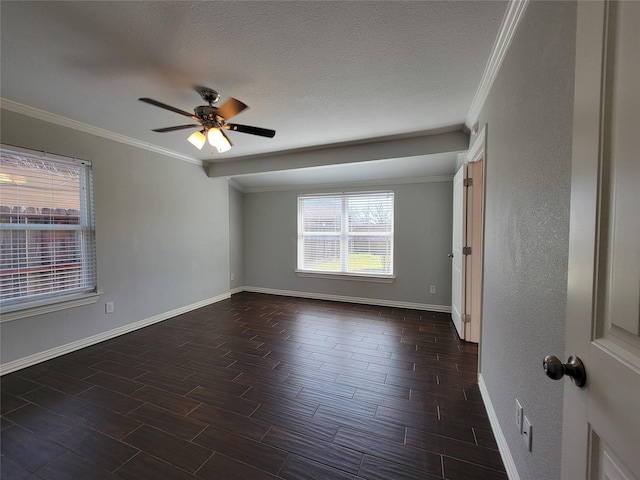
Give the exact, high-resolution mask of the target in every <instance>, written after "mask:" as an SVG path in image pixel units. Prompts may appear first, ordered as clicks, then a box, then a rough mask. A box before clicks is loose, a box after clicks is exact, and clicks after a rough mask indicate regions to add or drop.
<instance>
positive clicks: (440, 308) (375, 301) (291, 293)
mask: <svg viewBox="0 0 640 480" xmlns="http://www.w3.org/2000/svg"><path fill="white" fill-rule="evenodd" d="M235 290H240V291H245V292H253V293H268V294H270V295H281V296H285V297H299V298H313V299H316V300H330V301H333V302H346V303H359V304H363V305H377V306H380V307H396V308H409V309H412V310H427V311H430V312H443V313H451V306H449V305H431V304H428V303H412V302H399V301H396V300H385V299H381V298H366V297H347V296H343V295H330V294H327V293H314V292H298V291H295V290H278V289H274V288H263V287H249V286H245V287H242V288H241V289H235ZM236 293H238V292H236Z"/></svg>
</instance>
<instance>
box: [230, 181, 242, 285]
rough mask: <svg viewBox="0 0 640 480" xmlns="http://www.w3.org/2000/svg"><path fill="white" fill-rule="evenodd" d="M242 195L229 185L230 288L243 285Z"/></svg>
mask: <svg viewBox="0 0 640 480" xmlns="http://www.w3.org/2000/svg"><path fill="white" fill-rule="evenodd" d="M243 208H244V195H243V194H242V192H240V191H239V190H238V189H236V188H234V187H233V186H231V185H229V272H230V275H231V276H232V277H233V279H232V280H231V281H230V286H231V290H232V292H233V290H234V289H238V288H241V287H243V286H244V251H243V249H244V221H243V218H242V215H243Z"/></svg>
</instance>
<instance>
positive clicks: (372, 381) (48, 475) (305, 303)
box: [0, 293, 507, 480]
mask: <svg viewBox="0 0 640 480" xmlns="http://www.w3.org/2000/svg"><path fill="white" fill-rule="evenodd" d="M476 370H477V348H476V346H475V345H473V344H468V343H464V342H460V340H458V337H457V336H456V333H455V330H454V327H453V325H452V323H451V320H450V317H449V315H448V314H443V313H433V312H423V311H416V310H403V309H392V308H385V307H371V306H364V305H353V304H344V303H334V302H325V301H319V300H304V299H297V298H289V297H278V296H269V295H261V294H252V293H240V294H237V295H234V296H233V297H232V298H231V299H229V300H225V301H222V302H219V303H216V304H214V305H210V306H208V307H205V308H202V309H199V310H195V311H192V312H189V313H187V314H184V315H181V316H178V317H175V318H172V319H170V320H166V321H164V322H161V323H159V324H155V325H153V326H150V327H147V328H144V329H141V330H138V331H135V332H132V333H129V334H126V335H122V336H120V337H117V338H114V339H111V340H108V341H106V342H103V343H100V344H98V345H94V346H92V347H88V348H85V349H83V350H79V351H77V352H74V353H71V354H68V355H65V356H63V357H59V358H56V359H53V360H49V361H47V362H44V363H41V364H38V365H36V366H33V367H30V368H27V369H23V370H20V371H18V372H14V373H12V374H9V375H5V376H4V377H2V379H1V380H0V382H1V389H2V404H1V407H2V443H1V451H2V459H1V461H2V479H4V480H12V479H29V478H41V479H73V480H79V479H92V480H94V479H95V480H101V479H131V480H139V479H162V480H172V479H196V478H206V479H221V480H235V479H241V480H247V479H249V480H262V479H277V478H286V479H322V480H327V479H330V480H333V479H356V478H367V479H384V480H390V479H421V480H425V479H436V478H446V479H451V480H455V479H465V480H466V479H492V480H494V479H498V480H500V479H506V478H507V476H506V473H505V470H504V466H503V463H502V461H501V458H500V454H499V453H498V450H497V446H496V443H495V440H494V437H493V434H492V433H491V430H490V426H489V422H488V420H487V415H486V411H485V408H484V406H483V403H482V399H481V397H480V392H479V390H478V386H477V383H476Z"/></svg>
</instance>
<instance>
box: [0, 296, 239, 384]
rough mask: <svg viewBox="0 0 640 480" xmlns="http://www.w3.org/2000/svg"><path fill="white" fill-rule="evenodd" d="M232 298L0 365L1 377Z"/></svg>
mask: <svg viewBox="0 0 640 480" xmlns="http://www.w3.org/2000/svg"><path fill="white" fill-rule="evenodd" d="M230 296H231V294H230V293H224V294H222V295H218V296H216V297H212V298H208V299H206V300H202V301H200V302H196V303H192V304H191V305H186V306H184V307H180V308H176V309H175V310H170V311H168V312H163V313H160V314H158V315H154V316H153V317H149V318H146V319H144V320H140V321H138V322H134V323H129V324H127V325H123V326H122V327H118V328H114V329H112V330H108V331H106V332H102V333H99V334H97V335H92V336H91V337H87V338H83V339H81V340H76V341H75V342H71V343H67V344H65V345H61V346H59V347H55V348H52V349H49V350H45V351H44V352H39V353H35V354H33V355H29V356H26V357H23V358H19V359H17V360H13V361H11V362H7V363H3V364H1V365H0V376H1V375H6V374H8V373H11V372H15V371H16V370H21V369H23V368H27V367H30V366H32V365H35V364H37V363H40V362H44V361H46V360H51V359H52V358H55V357H59V356H61V355H65V354H67V353H71V352H73V351H75V350H80V349H81V348H84V347H89V346H91V345H95V344H96V343H100V342H103V341H105V340H109V339H110V338H114V337H118V336H120V335H124V334H125V333H129V332H133V331H134V330H138V329H140V328H143V327H148V326H149V325H153V324H154V323H158V322H162V321H163V320H168V319H169V318H172V317H175V316H177V315H182V314H183V313H187V312H190V311H191V310H195V309H197V308H202V307H206V306H207V305H211V304H212V303H217V302H220V301H222V300H226V299H227V298H229V297H230Z"/></svg>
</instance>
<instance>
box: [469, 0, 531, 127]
mask: <svg viewBox="0 0 640 480" xmlns="http://www.w3.org/2000/svg"><path fill="white" fill-rule="evenodd" d="M528 4H529V0H510V2H509V7H508V8H507V12H506V13H505V16H504V18H503V20H502V25H501V26H500V31H499V32H498V36H497V38H496V42H495V43H494V45H493V50H492V51H491V56H490V57H489V61H488V62H487V66H486V67H485V69H484V74H483V75H482V80H480V86H479V87H478V90H477V91H476V94H475V96H474V97H473V102H471V107H470V108H469V112H468V113H467V118H466V120H465V125H466V126H467V128H469V129H471V127H472V125H473V124H474V123H475V122H476V121H477V120H478V116H479V115H480V110H482V107H483V106H484V102H485V101H486V99H487V97H488V96H489V92H490V91H491V87H492V85H493V82H494V80H495V79H496V77H497V76H498V71H499V70H500V66H501V65H502V61H503V60H504V57H505V56H506V54H507V51H508V50H509V46H510V45H511V41H512V40H513V37H514V36H515V33H516V30H517V29H518V25H520V21H521V20H522V17H523V15H524V12H525V10H526V8H527V5H528Z"/></svg>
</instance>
